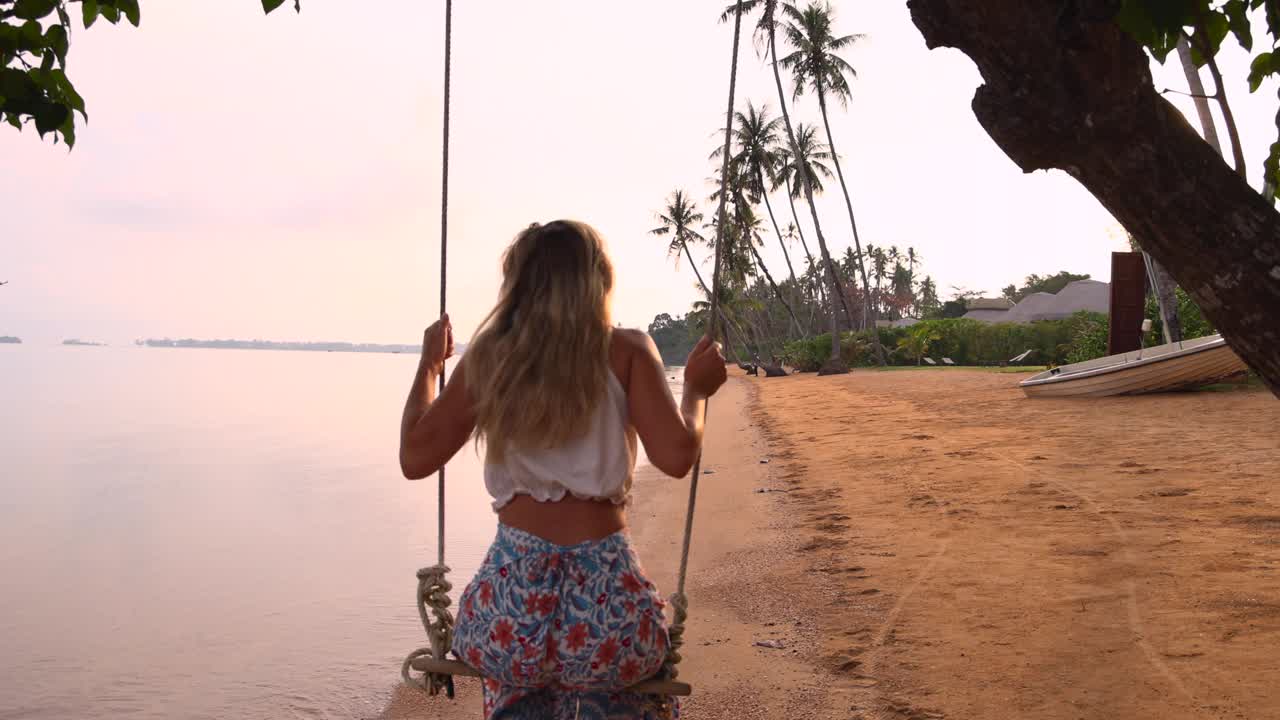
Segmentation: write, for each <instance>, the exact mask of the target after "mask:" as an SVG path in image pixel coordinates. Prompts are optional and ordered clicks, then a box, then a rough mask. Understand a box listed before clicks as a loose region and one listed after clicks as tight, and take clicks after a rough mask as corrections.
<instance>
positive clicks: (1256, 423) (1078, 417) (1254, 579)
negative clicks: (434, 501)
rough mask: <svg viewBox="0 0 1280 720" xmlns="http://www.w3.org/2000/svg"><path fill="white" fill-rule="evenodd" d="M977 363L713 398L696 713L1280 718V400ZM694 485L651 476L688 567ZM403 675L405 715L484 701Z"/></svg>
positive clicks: (693, 658) (703, 508)
mask: <svg viewBox="0 0 1280 720" xmlns="http://www.w3.org/2000/svg"><path fill="white" fill-rule="evenodd" d="M1019 377H1020V376H1018V375H1011V374H997V373H989V372H978V371H966V370H930V371H912V370H907V371H897V372H872V371H864V372H855V373H853V374H851V375H848V376H844V377H836V378H818V377H816V376H812V375H804V376H793V377H789V378H775V379H763V378H760V379H757V378H735V379H733V380H732V381H731V382H730V383H729V384H728V385H727V386H726V387H725V389H724V390H723V391H722V392H721V394H719V395H717V396H716V398H715V399H714V400H713V401H712V407H711V413H712V416H711V421H710V423H709V434H708V438H707V444H706V460H705V469H706V470H707V471H708V472H707V473H706V474H704V475H703V477H702V480H701V490H700V494H699V505H698V514H697V520H696V524H695V531H694V532H695V543H694V549H693V554H692V567H693V570H692V573H691V576H690V585H689V589H688V592H689V596H690V602H691V610H690V614H691V622H690V626H689V630H688V633H687V637H688V652H687V653H686V656H687V660H686V661H685V663H684V665H683V667H682V671H681V677H682V678H683V679H686V680H689V681H691V682H692V683H693V684H694V687H695V694H694V697H692V698H690V699H689V700H687V701H686V703H685V711H686V712H685V716H686V717H691V718H756V717H758V718H783V717H785V718H866V719H871V718H878V719H888V720H901V719H905V720H926V719H937V718H1014V717H1016V718H1063V719H1066V718H1072V719H1076V718H1098V719H1102V718H1191V717H1222V718H1280V687H1277V686H1276V684H1275V682H1274V680H1275V677H1276V675H1275V666H1276V665H1275V653H1276V651H1277V649H1278V648H1280V494H1278V493H1277V491H1276V490H1275V487H1274V479H1275V478H1276V477H1280V433H1278V432H1277V429H1278V428H1280V402H1277V401H1276V399H1275V398H1274V397H1273V396H1271V395H1270V394H1269V393H1266V392H1265V391H1260V390H1240V391H1231V392H1223V393H1208V392H1202V393H1193V394H1176V395H1162V396H1152V397H1145V398H1116V399H1106V400H1091V401H1045V400H1039V401H1032V400H1026V399H1024V398H1023V397H1022V395H1021V392H1020V391H1019V390H1018V389H1017V387H1016V382H1017V380H1018V379H1019ZM687 487H688V486H687V483H686V482H676V481H670V480H667V479H664V478H660V477H657V476H655V475H654V474H651V473H645V474H644V475H643V476H641V477H638V478H637V483H636V496H637V501H636V505H635V508H634V511H633V513H632V523H633V526H634V533H635V537H636V541H637V544H638V546H639V548H640V551H641V554H642V557H643V558H644V560H645V563H646V566H647V568H648V569H649V571H650V573H651V574H652V575H653V576H654V578H655V580H656V581H657V582H658V583H659V585H660V587H661V588H662V589H663V590H664V592H665V591H668V590H669V589H671V588H673V587H674V582H675V573H676V566H677V562H678V554H679V538H680V527H681V523H682V522H683V511H684V505H685V501H686V492H687ZM460 685H461V687H460V692H459V698H458V700H455V701H454V702H453V703H448V702H447V701H444V700H425V699H423V698H421V697H420V696H418V695H417V694H415V693H413V692H410V691H406V690H403V689H402V690H400V691H398V692H397V697H396V699H395V702H394V703H393V705H392V708H391V709H390V710H389V711H388V713H387V714H386V716H385V717H388V718H410V717H444V718H453V717H458V718H462V717H474V716H476V715H477V714H478V688H477V687H476V686H475V685H474V683H470V682H461V683H460Z"/></svg>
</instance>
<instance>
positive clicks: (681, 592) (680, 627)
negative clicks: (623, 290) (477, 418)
mask: <svg viewBox="0 0 1280 720" xmlns="http://www.w3.org/2000/svg"><path fill="white" fill-rule="evenodd" d="M742 3H743V0H737V7H736V10H735V13H734V22H733V57H732V61H731V63H730V67H729V103H728V109H727V110H726V111H725V129H724V153H723V158H724V160H723V164H722V166H721V171H720V182H721V183H722V184H724V183H727V182H728V177H729V151H730V149H731V146H732V140H733V104H734V94H735V92H736V90H737V83H738V45H739V39H740V37H741V30H742ZM452 45H453V0H446V2H445V23H444V149H443V153H442V157H443V162H442V165H443V170H442V172H443V176H442V178H441V184H440V191H441V201H440V314H441V315H443V314H444V312H445V300H446V293H445V289H446V282H447V279H448V275H447V267H448V264H447V262H448V223H449V80H450V65H451V50H452ZM727 199H728V193H727V192H725V189H724V188H723V187H722V188H721V192H720V208H719V211H718V213H717V218H718V221H717V223H716V244H715V253H716V254H715V266H714V269H713V271H712V277H711V308H710V312H709V314H708V317H707V328H706V334H707V335H709V336H711V338H712V339H713V340H716V339H718V338H719V337H720V334H721V324H722V322H723V318H722V316H721V311H720V266H721V259H722V256H723V250H722V249H723V246H724V233H725V225H726V222H727V218H726V215H725V203H726V200H727ZM440 390H441V392H443V391H444V376H443V374H442V375H441V377H440ZM709 406H710V402H709V401H708V402H707V403H706V405H705V406H704V413H705V412H706V408H707V407H709ZM703 422H704V427H705V422H706V417H705V415H704V418H703ZM701 474H702V451H701V449H699V451H698V456H697V458H695V459H694V462H693V469H692V470H691V471H690V478H689V503H688V506H687V508H686V510H685V520H684V540H683V543H682V545H681V548H680V572H679V576H678V580H677V583H676V592H675V593H674V594H672V596H671V606H672V611H673V618H672V623H671V626H670V628H669V629H668V636H669V638H670V642H669V644H668V647H667V658H666V660H665V661H664V663H663V667H662V670H661V671H660V673H659V677H660V678H661V679H654V680H647V681H644V682H641V683H638V684H636V685H633V686H631V687H630V688H628V690H629V691H632V692H652V693H658V694H682V695H687V694H688V693H689V687H688V685H685V684H683V683H676V682H674V681H675V679H676V677H677V675H678V670H677V666H678V665H679V663H680V660H681V659H682V657H681V655H680V648H681V647H683V645H684V630H685V621H686V620H687V619H688V617H689V599H688V597H687V596H686V595H685V580H686V577H687V575H688V571H689V545H690V541H691V540H692V538H693V516H694V510H695V508H696V506H697V502H698V478H699V477H700V476H701ZM438 489H439V501H438V505H437V507H438V515H439V518H438V523H437V527H438V535H437V548H438V551H437V552H438V554H437V563H436V564H435V565H432V566H431V567H426V568H422V569H421V570H419V571H418V592H417V597H416V603H417V605H418V614H419V616H420V617H421V618H422V625H423V628H425V629H426V632H427V638H428V639H429V641H430V643H431V647H429V648H419V649H417V650H414V651H413V652H412V653H409V656H408V657H406V658H405V660H404V664H403V665H402V667H401V669H400V675H401V677H402V678H404V681H405V682H406V683H408V684H411V685H416V686H418V687H421V688H422V689H424V690H426V691H427V692H428V693H430V694H431V695H436V694H438V693H439V692H441V691H442V690H443V691H445V692H447V693H448V695H449V697H453V675H468V676H472V677H480V675H479V673H478V672H476V670H475V669H474V668H471V667H469V666H467V665H464V664H462V663H460V662H456V661H450V660H448V654H449V651H450V649H451V647H452V644H453V621H454V618H453V614H452V613H451V612H450V610H449V606H450V604H451V600H450V599H449V591H450V590H452V589H453V585H452V584H450V583H449V581H448V580H447V579H446V575H447V574H448V572H449V568H448V566H447V565H445V558H444V521H445V494H444V468H443V467H441V468H440V473H439V488H438ZM411 669H412V670H418V671H421V672H423V673H424V675H423V678H422V680H420V681H419V680H417V679H415V678H413V677H412V676H411V675H410V672H409V671H410V670H411Z"/></svg>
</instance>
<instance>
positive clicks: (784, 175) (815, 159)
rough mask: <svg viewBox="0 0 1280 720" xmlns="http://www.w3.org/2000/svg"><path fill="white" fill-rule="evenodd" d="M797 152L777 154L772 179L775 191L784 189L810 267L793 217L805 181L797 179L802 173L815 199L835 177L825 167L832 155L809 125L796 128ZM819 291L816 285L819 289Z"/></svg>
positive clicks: (781, 150)
mask: <svg viewBox="0 0 1280 720" xmlns="http://www.w3.org/2000/svg"><path fill="white" fill-rule="evenodd" d="M796 148H797V150H798V152H792V151H791V149H790V148H787V147H783V148H779V149H778V150H777V151H776V154H777V156H778V167H777V172H776V173H775V176H774V189H777V186H778V185H779V184H782V185H783V186H784V187H786V190H787V201H788V202H789V203H790V205H791V218H792V220H793V221H794V223H795V228H796V232H797V234H798V235H799V237H800V245H801V246H803V247H804V255H805V257H806V258H807V259H808V260H809V264H810V265H813V264H814V262H813V253H811V252H809V243H808V242H806V241H805V239H804V232H803V231H801V230H800V216H799V215H797V214H796V200H797V199H799V198H800V197H802V196H803V194H804V178H802V177H800V175H801V174H802V173H803V174H804V175H805V176H806V177H808V179H809V187H810V188H811V189H812V190H813V193H814V194H815V195H817V194H819V193H821V192H822V191H823V186H822V179H823V178H832V177H835V173H833V172H831V168H829V167H827V161H828V160H830V159H831V151H830V150H828V149H827V147H826V145H823V144H822V141H821V140H818V139H817V129H816V128H815V127H813V126H812V125H806V124H804V123H800V124H799V125H797V126H796ZM821 287H822V286H821V285H819V288H821Z"/></svg>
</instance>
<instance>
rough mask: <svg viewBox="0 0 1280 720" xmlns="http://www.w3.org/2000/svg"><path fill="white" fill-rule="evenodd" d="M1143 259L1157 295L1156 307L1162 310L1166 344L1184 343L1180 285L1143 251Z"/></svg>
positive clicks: (1161, 323)
mask: <svg viewBox="0 0 1280 720" xmlns="http://www.w3.org/2000/svg"><path fill="white" fill-rule="evenodd" d="M1142 259H1143V260H1144V261H1146V264H1147V279H1148V280H1149V282H1150V283H1151V291H1152V292H1153V293H1155V296H1156V305H1157V306H1159V308H1160V329H1161V332H1162V333H1163V334H1164V341H1165V342H1166V343H1176V342H1182V318H1181V317H1179V315H1178V293H1177V292H1176V290H1175V288H1177V287H1178V283H1177V282H1175V281H1174V279H1173V276H1172V275H1170V274H1169V271H1168V270H1165V269H1164V266H1163V265H1161V264H1160V261H1159V260H1156V259H1155V258H1153V257H1151V255H1150V253H1148V252H1147V251H1145V250H1143V251H1142Z"/></svg>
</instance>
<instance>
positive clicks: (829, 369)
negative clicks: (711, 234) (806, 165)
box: [765, 5, 848, 374]
mask: <svg viewBox="0 0 1280 720" xmlns="http://www.w3.org/2000/svg"><path fill="white" fill-rule="evenodd" d="M772 9H773V6H772V5H767V6H766V10H765V11H766V12H771V11H772ZM766 21H767V22H768V24H769V55H770V59H771V60H772V63H771V64H772V65H773V82H774V84H775V85H777V87H778V102H779V104H780V105H781V110H782V124H783V125H786V127H787V142H788V143H790V145H791V153H792V156H793V157H794V158H795V161H796V163H797V165H796V167H799V163H800V161H801V155H800V146H799V144H797V143H796V132H795V129H794V128H792V127H791V114H790V113H788V112H787V97H786V94H785V93H784V92H783V90H782V74H781V73H780V72H779V71H778V38H777V35H778V32H777V30H778V29H777V23H776V22H774V19H773V18H772V17H769V18H766ZM800 175H801V181H802V182H801V185H803V187H804V197H805V200H806V201H808V203H809V213H810V214H811V215H812V216H813V232H814V234H815V235H817V236H818V247H819V248H820V249H821V250H822V257H823V259H824V260H826V262H827V278H828V280H829V281H830V283H831V287H830V291H831V294H832V296H834V297H839V290H838V285H837V282H838V281H837V280H836V273H835V268H833V267H832V266H831V254H830V253H828V252H827V241H826V238H824V237H823V236H822V223H821V222H820V221H819V220H818V206H817V205H816V204H814V202H813V184H812V183H811V182H809V174H808V173H807V172H803V173H800ZM830 305H831V357H829V358H828V359H827V362H826V364H825V365H824V366H823V371H826V373H827V374H833V373H840V372H847V371H848V368H847V367H844V362H843V361H842V360H841V358H840V325H839V323H837V322H836V304H835V303H834V302H833V303H830ZM819 372H820V373H821V372H822V371H819Z"/></svg>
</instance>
